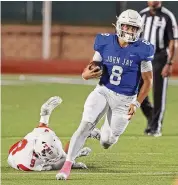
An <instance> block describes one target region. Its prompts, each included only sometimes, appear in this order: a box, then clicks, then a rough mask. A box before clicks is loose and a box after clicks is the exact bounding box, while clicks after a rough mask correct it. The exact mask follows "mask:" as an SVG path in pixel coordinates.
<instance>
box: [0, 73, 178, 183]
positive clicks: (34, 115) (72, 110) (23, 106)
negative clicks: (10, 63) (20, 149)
mask: <svg viewBox="0 0 178 185" xmlns="http://www.w3.org/2000/svg"><path fill="white" fill-rule="evenodd" d="M37 79H38V80H35V78H33V76H31V77H29V79H28V78H26V77H24V76H21V77H20V80H19V76H12V75H10V76H9V75H8V76H7V75H6V76H2V86H1V114H2V116H1V137H2V139H1V144H2V145H1V173H2V175H1V178H2V184H3V185H44V184H47V185H57V184H62V185H63V184H67V185H175V184H176V183H175V182H176V179H178V84H177V83H175V84H174V85H169V87H168V93H167V104H166V107H167V110H166V114H165V120H164V127H163V136H162V137H158V138H155V137H151V136H145V135H144V134H143V130H144V128H145V126H146V120H145V118H144V117H143V115H142V113H141V112H140V110H138V111H137V113H136V116H135V117H134V118H133V120H132V121H131V123H130V124H129V126H128V128H127V130H126V132H125V133H124V134H123V135H122V136H121V138H120V140H119V142H118V143H117V144H116V145H114V146H113V147H112V148H110V149H108V150H104V149H103V148H102V147H101V146H100V144H99V142H98V141H96V140H93V139H88V141H87V142H86V146H88V147H90V148H91V149H92V153H91V155H90V156H88V157H83V158H80V159H78V161H81V162H84V163H86V165H87V166H88V169H87V170H72V174H71V176H70V179H69V180H68V181H67V182H66V181H65V182H64V181H56V180H55V175H56V171H50V172H28V173H26V172H22V171H16V170H14V169H11V168H10V167H9V166H8V164H7V156H8V149H9V147H10V146H11V145H12V144H13V143H15V142H16V141H18V140H19V139H21V138H22V137H23V136H24V135H26V134H27V133H28V132H30V131H31V130H32V129H33V128H34V127H36V126H37V124H38V121H39V112H40V106H41V104H43V103H44V101H46V100H47V99H48V98H49V97H51V96H55V95H57V96H61V97H62V98H63V103H62V104H61V106H60V107H59V108H57V109H56V110H55V111H54V112H53V114H52V116H51V119H50V127H51V128H52V129H53V130H54V131H55V132H56V134H57V135H58V136H59V137H60V139H61V141H62V143H63V144H65V143H66V142H67V141H68V140H69V139H70V137H71V135H72V134H73V132H74V131H75V130H76V128H77V126H78V125H79V122H80V119H81V115H82V110H83V104H84V101H85V99H86V97H87V95H88V94H89V92H91V91H92V89H94V86H92V85H80V84H78V85H77V84H72V82H71V81H70V82H71V84H68V83H69V82H67V81H66V82H64V83H55V82H53V80H54V81H55V79H54V78H51V77H49V79H53V80H46V79H48V78H44V80H42V79H43V78H41V77H37ZM72 79H74V80H75V79H78V78H77V77H72ZM45 80H46V81H45ZM176 84H177V85H176ZM102 122H103V121H101V122H100V123H99V124H98V127H99V128H100V126H101V124H102Z"/></svg>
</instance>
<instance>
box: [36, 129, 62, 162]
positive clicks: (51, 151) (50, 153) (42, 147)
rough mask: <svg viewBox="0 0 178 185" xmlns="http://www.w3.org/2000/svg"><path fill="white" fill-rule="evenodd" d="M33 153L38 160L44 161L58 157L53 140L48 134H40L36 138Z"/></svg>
mask: <svg viewBox="0 0 178 185" xmlns="http://www.w3.org/2000/svg"><path fill="white" fill-rule="evenodd" d="M34 152H35V153H36V154H37V155H38V157H39V159H41V160H44V161H48V160H50V159H54V158H56V157H57V156H58V155H59V154H58V150H57V148H56V146H55V140H54V139H53V137H52V136H51V135H50V134H49V133H48V132H47V133H43V134H41V135H40V136H39V137H38V138H37V140H36V142H35V144H34Z"/></svg>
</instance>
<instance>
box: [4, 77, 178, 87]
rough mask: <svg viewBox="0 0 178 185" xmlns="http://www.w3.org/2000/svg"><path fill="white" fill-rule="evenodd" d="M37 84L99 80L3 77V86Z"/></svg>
mask: <svg viewBox="0 0 178 185" xmlns="http://www.w3.org/2000/svg"><path fill="white" fill-rule="evenodd" d="M14 78H15V77H14ZM35 83H55V84H56V83H57V84H73V85H74V84H75V85H96V84H97V83H98V80H83V79H82V77H80V76H78V77H75V78H72V77H53V76H36V75H34V76H33V75H20V76H16V78H15V79H13V77H12V78H11V79H7V78H5V76H4V77H3V79H2V80H1V85H27V84H35ZM169 85H175V86H177V85H178V79H169Z"/></svg>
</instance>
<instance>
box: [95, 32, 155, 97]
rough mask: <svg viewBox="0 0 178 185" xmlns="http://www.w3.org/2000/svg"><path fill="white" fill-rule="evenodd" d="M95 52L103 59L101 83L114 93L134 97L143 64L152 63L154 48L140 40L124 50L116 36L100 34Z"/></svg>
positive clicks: (96, 40) (96, 41)
mask: <svg viewBox="0 0 178 185" xmlns="http://www.w3.org/2000/svg"><path fill="white" fill-rule="evenodd" d="M94 50H95V51H98V52H99V53H100V55H101V57H102V61H101V65H103V67H104V69H105V70H104V73H103V75H102V77H101V79H100V83H102V84H103V85H105V86H106V87H107V88H108V89H111V90H112V91H114V92H117V93H120V94H124V95H127V96H132V95H135V94H137V93H138V85H139V81H140V77H141V62H142V61H152V60H153V57H154V46H153V45H152V44H150V43H149V42H147V41H145V40H143V39H139V40H138V41H136V42H133V43H131V44H129V45H128V46H127V47H125V48H122V47H120V45H119V43H118V36H117V35H116V34H98V35H97V36H96V39H95V43H94Z"/></svg>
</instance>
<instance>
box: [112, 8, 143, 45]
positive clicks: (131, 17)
mask: <svg viewBox="0 0 178 185" xmlns="http://www.w3.org/2000/svg"><path fill="white" fill-rule="evenodd" d="M122 25H131V26H134V27H137V28H138V30H137V32H136V33H134V32H133V33H131V32H129V33H128V32H127V31H124V30H123V29H122ZM115 27H116V32H117V35H118V37H120V38H122V39H123V40H124V41H125V42H135V41H137V40H138V39H139V37H140V33H141V32H142V30H143V22H142V18H141V16H140V14H139V13H138V12H137V11H135V10H131V9H128V10H126V11H124V12H122V13H121V14H120V16H119V17H117V21H116V26H115Z"/></svg>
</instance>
